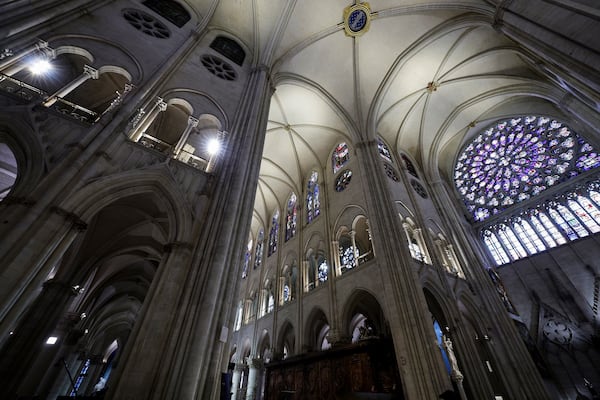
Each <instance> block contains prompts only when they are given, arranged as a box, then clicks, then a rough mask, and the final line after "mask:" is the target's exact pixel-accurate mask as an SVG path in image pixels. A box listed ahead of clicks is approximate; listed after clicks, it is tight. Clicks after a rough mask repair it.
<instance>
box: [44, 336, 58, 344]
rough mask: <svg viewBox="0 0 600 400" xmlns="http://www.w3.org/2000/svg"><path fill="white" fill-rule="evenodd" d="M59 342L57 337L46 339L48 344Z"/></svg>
mask: <svg viewBox="0 0 600 400" xmlns="http://www.w3.org/2000/svg"><path fill="white" fill-rule="evenodd" d="M57 341H58V338H57V337H56V336H50V337H48V339H46V344H55V343H56V342H57Z"/></svg>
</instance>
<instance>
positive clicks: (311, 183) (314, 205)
mask: <svg viewBox="0 0 600 400" xmlns="http://www.w3.org/2000/svg"><path fill="white" fill-rule="evenodd" d="M318 180H319V174H318V173H317V172H316V171H313V172H312V174H311V175H310V179H309V180H308V187H307V190H306V220H307V222H308V223H310V222H312V220H313V219H315V218H316V217H318V216H319V214H320V212H321V202H320V200H319V183H318Z"/></svg>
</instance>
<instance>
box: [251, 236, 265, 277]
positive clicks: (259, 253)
mask: <svg viewBox="0 0 600 400" xmlns="http://www.w3.org/2000/svg"><path fill="white" fill-rule="evenodd" d="M264 240H265V231H264V230H263V229H262V228H261V230H260V231H259V232H258V236H257V239H256V249H255V250H254V269H256V268H258V267H260V264H261V263H262V257H263V242H264Z"/></svg>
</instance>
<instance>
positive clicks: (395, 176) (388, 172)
mask: <svg viewBox="0 0 600 400" xmlns="http://www.w3.org/2000/svg"><path fill="white" fill-rule="evenodd" d="M383 168H384V169H385V174H386V175H387V176H388V178H390V179H391V180H393V181H394V182H398V174H396V171H394V168H393V167H392V166H391V165H389V164H383Z"/></svg>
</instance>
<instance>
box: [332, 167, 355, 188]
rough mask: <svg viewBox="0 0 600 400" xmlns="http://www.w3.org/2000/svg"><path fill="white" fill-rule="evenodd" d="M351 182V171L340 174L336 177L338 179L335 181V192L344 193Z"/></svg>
mask: <svg viewBox="0 0 600 400" xmlns="http://www.w3.org/2000/svg"><path fill="white" fill-rule="evenodd" d="M351 180H352V171H350V170H349V169H347V170H345V171H343V172H342V173H340V174H339V175H338V177H337V178H336V179H335V191H336V192H342V191H344V190H345V189H346V188H347V187H348V185H349V184H350V181H351Z"/></svg>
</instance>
